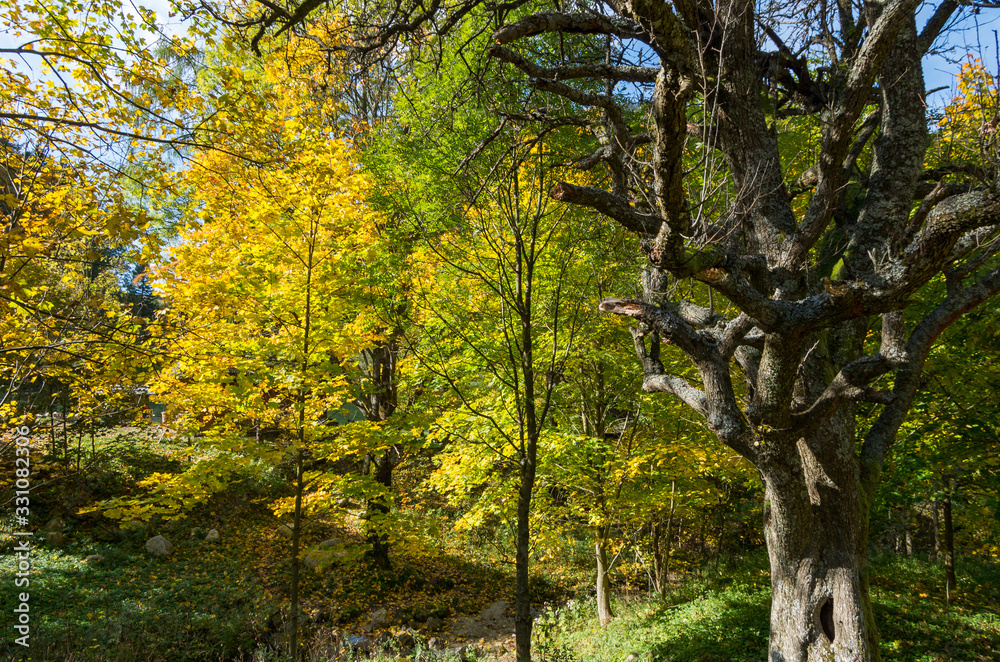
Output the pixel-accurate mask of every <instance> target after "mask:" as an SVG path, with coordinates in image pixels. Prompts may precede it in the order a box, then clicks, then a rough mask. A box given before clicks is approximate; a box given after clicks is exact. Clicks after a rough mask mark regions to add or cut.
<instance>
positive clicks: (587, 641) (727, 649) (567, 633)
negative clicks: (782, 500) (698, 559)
mask: <svg viewBox="0 0 1000 662" xmlns="http://www.w3.org/2000/svg"><path fill="white" fill-rule="evenodd" d="M872 566H873V567H872V598H873V601H874V605H875V606H874V610H875V619H876V622H877V623H878V626H879V631H880V633H881V640H882V642H881V649H882V659H884V660H894V661H899V662H944V661H956V662H959V661H969V662H986V661H993V660H1000V600H998V599H997V590H998V589H1000V568H998V567H997V565H996V564H995V563H990V562H985V561H980V560H976V559H969V560H963V564H962V566H961V568H960V571H959V589H958V592H957V593H956V595H953V596H951V600H950V604H948V603H946V601H945V596H944V592H943V584H944V573H943V570H942V568H941V567H940V566H939V565H936V564H932V563H928V562H927V561H922V560H917V559H905V558H895V557H886V558H881V559H876V560H875V562H874V563H873V564H872ZM769 582H770V579H769V575H768V570H767V564H766V557H765V556H764V555H763V554H756V555H754V556H751V557H749V558H744V559H741V560H740V561H739V563H738V564H730V567H728V568H724V569H722V570H721V571H719V572H715V573H706V575H705V576H702V577H699V576H691V577H690V578H689V579H688V580H686V581H685V582H684V583H682V584H681V585H679V586H677V587H675V588H673V589H672V590H670V591H669V592H668V593H667V595H666V596H665V597H664V598H663V599H662V600H661V599H659V598H649V597H641V598H635V599H619V600H617V601H616V602H615V603H614V604H613V609H614V611H615V614H616V618H615V619H614V620H613V621H612V623H611V624H610V625H609V626H608V627H606V628H602V627H601V626H600V625H599V624H598V622H597V615H596V607H595V605H594V603H593V601H592V600H591V601H585V602H582V603H571V604H570V605H568V606H567V607H564V608H562V609H560V610H558V611H550V612H548V613H546V614H545V615H544V616H543V618H542V619H541V620H540V621H539V622H538V624H537V625H536V629H535V638H534V650H535V651H536V652H537V654H536V656H535V657H536V659H538V660H539V662H619V661H621V660H625V659H626V658H627V657H628V656H629V655H631V654H636V655H637V658H638V660H647V661H655V662H669V661H677V662H681V661H683V662H724V661H732V662H744V661H745V662H751V661H753V662H759V661H760V660H761V659H763V658H764V657H765V656H766V650H767V637H768V619H769V609H770V597H771V590H770V583H769Z"/></svg>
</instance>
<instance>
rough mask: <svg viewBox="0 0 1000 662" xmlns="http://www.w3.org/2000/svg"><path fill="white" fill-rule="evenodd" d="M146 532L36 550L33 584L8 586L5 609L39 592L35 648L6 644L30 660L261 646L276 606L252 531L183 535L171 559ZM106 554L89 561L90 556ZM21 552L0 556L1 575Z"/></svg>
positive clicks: (233, 651) (186, 655) (166, 658)
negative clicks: (263, 582) (149, 546)
mask: <svg viewBox="0 0 1000 662" xmlns="http://www.w3.org/2000/svg"><path fill="white" fill-rule="evenodd" d="M140 539H142V540H144V539H145V536H144V535H142V536H140V535H138V532H137V534H136V535H135V536H132V537H130V539H128V540H125V541H123V542H121V543H118V544H106V543H93V542H88V541H82V542H79V541H76V542H70V543H69V544H68V545H67V546H66V547H65V548H63V549H51V548H46V547H44V546H38V547H36V548H35V549H33V550H32V551H31V561H32V568H31V571H30V575H29V577H30V581H31V584H30V587H28V588H27V589H24V588H16V587H15V586H14V583H13V581H4V582H2V583H0V612H2V613H5V614H8V615H9V614H11V613H12V610H13V609H14V607H15V606H16V604H18V602H19V599H18V597H19V593H20V592H21V591H25V590H27V591H28V592H29V594H30V600H29V605H30V613H31V638H30V648H28V649H25V650H22V649H20V647H15V646H14V645H13V644H12V638H11V637H8V636H5V637H4V641H3V644H0V651H3V653H4V654H5V655H6V656H7V657H10V655H12V654H16V653H20V654H21V655H22V658H21V659H30V660H79V661H83V660H88V661H90V660H92V661H94V662H97V661H98V660H100V661H104V660H116V661H120V662H126V661H131V660H136V661H139V660H142V661H147V660H148V661H149V662H157V661H161V660H162V661H163V662H175V661H180V660H231V659H239V658H240V657H241V656H243V654H244V653H247V652H249V651H252V650H253V649H254V648H256V647H257V643H256V639H257V638H259V637H260V636H261V635H262V633H263V632H264V631H265V629H266V628H265V619H266V618H267V616H268V614H270V613H272V611H273V610H274V609H276V606H275V605H274V604H272V602H271V600H270V599H269V598H268V596H267V595H266V592H265V591H264V590H263V588H262V587H261V586H260V584H259V583H258V582H257V581H256V578H255V577H254V576H253V568H254V563H253V558H252V551H253V550H252V547H251V546H250V545H248V544H247V532H246V531H230V532H227V535H226V536H225V537H224V538H223V539H222V541H221V542H219V543H214V544H212V543H205V542H201V541H198V540H189V541H183V540H181V541H177V540H175V543H174V544H175V552H174V553H173V554H172V555H171V556H170V557H169V558H166V559H163V558H158V557H154V556H151V555H149V554H146V553H145V552H144V551H143V549H142V543H141V542H140ZM91 554H100V555H101V556H102V557H103V559H102V560H100V561H96V562H91V563H85V562H84V560H83V559H84V558H85V557H86V555H91ZM15 564H16V559H15V558H14V556H13V555H4V556H2V557H0V576H10V577H12V576H13V574H14V572H15Z"/></svg>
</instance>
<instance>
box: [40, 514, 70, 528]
mask: <svg viewBox="0 0 1000 662" xmlns="http://www.w3.org/2000/svg"><path fill="white" fill-rule="evenodd" d="M64 528H66V523H65V522H63V521H62V519H60V518H59V517H53V518H52V519H50V520H49V523H48V524H46V525H45V528H44V529H42V530H43V531H60V532H61V531H62V530H63V529H64Z"/></svg>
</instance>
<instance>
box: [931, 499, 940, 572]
mask: <svg viewBox="0 0 1000 662" xmlns="http://www.w3.org/2000/svg"><path fill="white" fill-rule="evenodd" d="M931 506H932V508H933V510H932V511H931V522H932V525H933V527H934V551H932V552H931V558H930V560H931V561H933V562H935V563H936V562H937V560H938V559H939V558H941V521H940V518H939V517H938V499H937V497H934V501H932V502H931Z"/></svg>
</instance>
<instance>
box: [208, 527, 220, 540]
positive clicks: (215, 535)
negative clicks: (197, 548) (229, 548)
mask: <svg viewBox="0 0 1000 662" xmlns="http://www.w3.org/2000/svg"><path fill="white" fill-rule="evenodd" d="M221 539H222V536H220V535H219V532H218V531H217V530H215V529H209V531H208V533H206V534H205V542H219V540H221Z"/></svg>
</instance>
